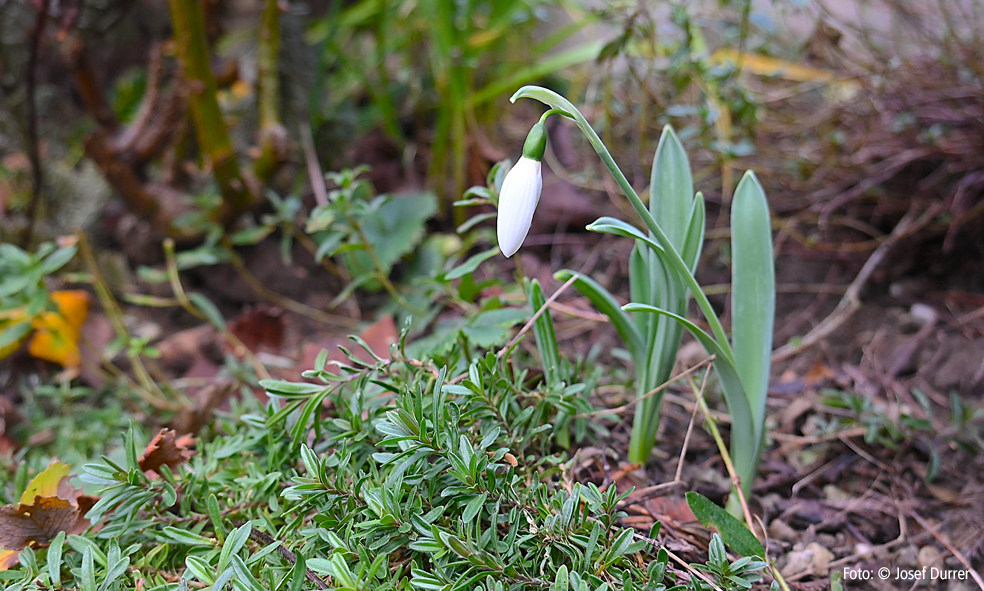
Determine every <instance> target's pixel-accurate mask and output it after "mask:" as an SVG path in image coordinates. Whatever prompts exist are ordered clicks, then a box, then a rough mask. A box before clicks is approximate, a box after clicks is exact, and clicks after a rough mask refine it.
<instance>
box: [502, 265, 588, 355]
mask: <svg viewBox="0 0 984 591" xmlns="http://www.w3.org/2000/svg"><path fill="white" fill-rule="evenodd" d="M518 260H519V259H518V258H517V262H518ZM577 277H578V276H577V275H573V276H571V278H570V279H568V280H567V281H566V282H564V284H563V285H561V286H560V287H559V288H558V289H557V291H555V292H553V294H552V295H551V296H550V297H549V298H547V301H546V302H544V303H543V305H542V306H540V309H539V310H537V311H536V313H535V314H533V316H532V317H530V319H529V320H528V321H527V322H526V324H524V325H523V328H521V329H519V332H518V333H516V336H514V337H513V338H512V339H511V340H510V341H509V342H508V343H506V346H505V347H503V348H502V349H501V350H500V351H499V353H498V357H502V356H503V355H505V354H506V353H507V352H508V351H509V350H510V349H512V348H513V346H514V345H515V344H516V343H517V342H519V339H521V338H522V337H523V335H524V334H526V331H528V330H529V329H530V327H532V326H533V323H534V322H536V320H537V318H539V317H540V315H541V314H543V313H544V312H546V311H547V310H548V309H549V308H550V304H552V303H553V301H554V300H556V299H557V298H558V297H559V296H560V294H562V293H564V290H566V289H567V288H568V287H570V286H571V285H573V284H574V280H575V279H577Z"/></svg>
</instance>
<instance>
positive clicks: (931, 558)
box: [917, 546, 940, 568]
mask: <svg viewBox="0 0 984 591" xmlns="http://www.w3.org/2000/svg"><path fill="white" fill-rule="evenodd" d="M939 557H940V551H939V550H938V549H937V548H936V546H923V547H922V548H920V549H919V555H918V556H917V560H918V561H919V567H920V568H922V567H924V566H925V567H930V566H933V565H934V564H936V560H937V559H938V558H939Z"/></svg>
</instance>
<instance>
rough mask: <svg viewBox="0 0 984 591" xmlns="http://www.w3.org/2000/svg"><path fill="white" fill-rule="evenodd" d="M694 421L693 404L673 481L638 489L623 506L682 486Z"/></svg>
mask: <svg viewBox="0 0 984 591" xmlns="http://www.w3.org/2000/svg"><path fill="white" fill-rule="evenodd" d="M713 360H714V356H713V355H711V356H710V357H709V358H708V359H707V361H708V362H710V361H713ZM697 367H700V366H699V365H698V366H697ZM691 369H697V368H696V367H694V368H691ZM710 371H711V368H710V367H708V368H707V373H705V374H704V381H703V382H701V386H700V394H701V396H703V395H704V385H705V384H706V383H707V374H708V373H710ZM680 377H683V374H680ZM667 383H669V382H667ZM696 421H697V405H696V404H695V405H694V409H693V412H691V413H690V424H689V425H687V434H686V435H685V436H684V438H683V446H682V447H681V448H680V458H679V459H678V460H677V469H676V474H675V475H674V476H673V480H671V481H670V482H664V483H662V484H657V485H655V486H647V487H646V488H643V489H639V490H637V491H635V492H634V493H633V494H632V496H630V497H629V498H626V499H625V500H624V501H623V503H625V504H629V503H633V504H634V503H638V502H640V501H644V500H646V499H649V498H652V497H653V496H657V495H655V494H654V493H657V492H659V491H661V490H663V489H664V488H670V487H673V486H677V485H678V484H682V483H683V481H682V480H681V476H682V475H683V461H684V458H686V456H687V448H688V447H689V446H690V435H691V433H693V432H694V423H695V422H696Z"/></svg>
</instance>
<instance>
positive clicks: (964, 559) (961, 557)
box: [905, 509, 984, 591]
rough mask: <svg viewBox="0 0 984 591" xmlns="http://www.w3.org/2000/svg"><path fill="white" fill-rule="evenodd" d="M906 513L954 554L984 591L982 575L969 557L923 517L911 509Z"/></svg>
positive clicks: (906, 510)
mask: <svg viewBox="0 0 984 591" xmlns="http://www.w3.org/2000/svg"><path fill="white" fill-rule="evenodd" d="M905 512H906V513H907V514H908V515H909V517H912V518H913V519H915V520H916V523H918V524H919V527H921V528H923V529H925V530H926V531H928V532H929V533H930V535H932V536H933V537H934V538H936V541H937V542H939V543H940V544H942V545H943V547H944V548H946V549H947V551H948V552H949V553H950V554H953V556H954V558H956V559H957V560H958V561H960V564H962V565H963V567H964V568H966V569H967V570H968V571H969V572H970V576H971V577H973V579H974V582H975V583H977V586H978V587H980V588H981V591H984V579H981V575H980V573H978V572H977V571H976V570H974V566H973V565H972V564H971V563H970V561H969V560H967V557H966V556H964V555H963V554H962V553H961V552H960V551H959V550H957V549H956V548H954V547H953V544H951V543H950V541H949V540H948V539H946V538H945V537H943V534H941V533H939V532H938V531H936V528H934V527H932V526H931V525H930V524H929V523H927V522H926V520H925V519H923V518H922V516H921V515H919V514H918V513H916V512H914V511H912V510H909V509H905Z"/></svg>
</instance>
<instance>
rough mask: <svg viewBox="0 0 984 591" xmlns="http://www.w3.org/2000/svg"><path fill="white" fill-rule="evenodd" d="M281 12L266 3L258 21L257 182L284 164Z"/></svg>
mask: <svg viewBox="0 0 984 591" xmlns="http://www.w3.org/2000/svg"><path fill="white" fill-rule="evenodd" d="M279 55H280V8H279V7H278V5H277V0H266V6H265V7H264V9H263V15H262V16H261V17H260V38H259V43H258V44H257V52H256V70H257V72H256V74H257V87H258V88H257V97H256V101H257V111H258V116H259V126H260V129H259V138H260V150H261V152H260V157H259V158H257V159H256V162H254V163H253V172H254V173H256V176H257V178H259V179H264V180H265V179H267V178H269V177H270V176H271V175H273V173H275V172H276V171H277V168H279V167H280V164H281V162H282V160H283V155H284V149H285V146H284V144H285V142H286V139H287V131H286V130H285V129H284V126H283V125H282V124H281V123H280V108H279V103H280V78H279V75H278V61H279Z"/></svg>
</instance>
